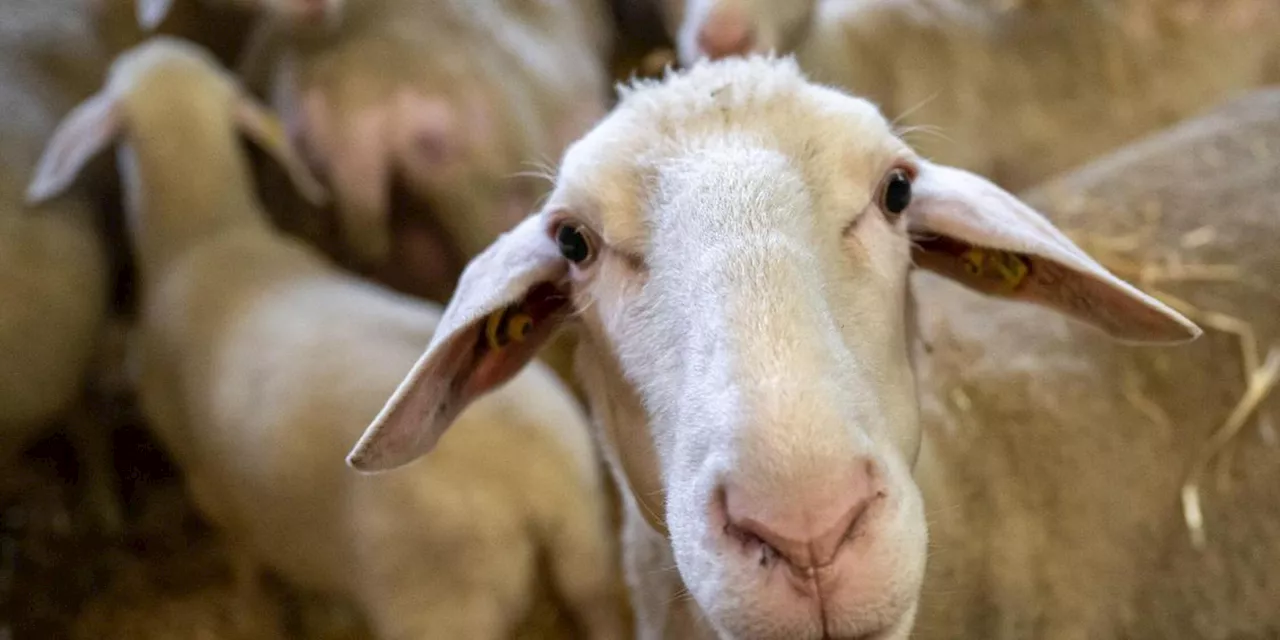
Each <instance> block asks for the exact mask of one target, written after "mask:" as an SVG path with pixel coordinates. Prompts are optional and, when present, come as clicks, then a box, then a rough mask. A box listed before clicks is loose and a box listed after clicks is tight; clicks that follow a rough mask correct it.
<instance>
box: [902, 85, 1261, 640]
mask: <svg viewBox="0 0 1280 640" xmlns="http://www.w3.org/2000/svg"><path fill="white" fill-rule="evenodd" d="M1277 175H1280V91H1277V90H1275V89H1271V90H1269V91H1261V92H1258V93H1255V94H1250V95H1247V96H1244V97H1241V98H1239V99H1237V100H1233V101H1230V102H1229V103H1227V104H1225V105H1224V106H1222V107H1220V108H1218V109H1216V110H1214V111H1212V112H1209V113H1207V114H1205V115H1203V116H1202V117H1200V118H1197V119H1194V120H1190V121H1188V122H1186V123H1183V124H1180V125H1177V126H1176V127H1174V128H1172V129H1169V130H1166V131H1164V132H1161V133H1160V134H1158V135H1156V136H1154V137H1151V138H1148V139H1144V140H1143V141H1140V142H1138V143H1136V144H1134V145H1133V146H1130V147H1127V148H1124V149H1122V150H1119V151H1117V152H1116V153H1114V154H1111V155H1109V156H1106V157H1103V158H1100V159H1098V160H1097V161H1095V162H1092V163H1090V164H1088V165H1087V166H1084V167H1081V168H1080V169H1078V170H1076V171H1073V172H1072V173H1071V174H1068V175H1066V176H1063V177H1061V178H1058V179H1055V180H1053V181H1052V182H1051V183H1049V184H1047V185H1043V186H1040V187H1038V188H1037V189H1035V190H1034V191H1032V192H1030V193H1027V194H1026V197H1027V199H1028V201H1030V202H1033V203H1037V204H1039V205H1041V206H1042V207H1043V208H1044V211H1046V212H1047V213H1049V214H1051V215H1052V217H1053V219H1054V220H1055V221H1056V222H1058V223H1060V224H1062V225H1064V226H1065V227H1067V228H1071V229H1077V230H1082V231H1080V232H1079V233H1080V234H1081V239H1082V242H1084V241H1086V240H1090V238H1092V239H1093V240H1092V243H1093V244H1095V245H1098V247H1099V249H1098V251H1099V252H1098V255H1099V256H1106V259H1107V261H1108V262H1113V263H1116V264H1119V265H1122V266H1124V265H1132V266H1125V268H1126V269H1130V270H1134V274H1135V277H1137V273H1138V271H1137V270H1138V269H1139V268H1141V269H1142V270H1145V271H1147V272H1148V273H1157V272H1159V273H1160V275H1161V277H1162V278H1163V279H1161V280H1156V281H1154V282H1155V283H1156V284H1155V285H1153V286H1159V287H1160V288H1161V289H1163V290H1164V292H1165V294H1167V295H1170V296H1172V297H1171V298H1170V299H1171V300H1175V299H1180V300H1182V301H1184V304H1185V305H1186V308H1187V309H1188V312H1189V313H1190V312H1194V311H1195V310H1196V309H1197V308H1199V309H1203V311H1202V312H1201V316H1203V317H1204V318H1205V322H1206V323H1207V322H1209V321H1214V322H1215V323H1216V324H1217V325H1218V326H1222V324H1221V323H1222V321H1221V320H1214V318H1213V317H1212V315H1211V314H1210V313H1209V312H1212V313H1216V314H1221V315H1224V316H1228V317H1238V318H1240V319H1242V320H1243V321H1245V322H1246V323H1248V324H1250V325H1252V331H1253V332H1255V333H1254V335H1255V336H1256V338H1257V340H1258V342H1259V346H1260V347H1261V349H1258V350H1257V351H1259V352H1260V353H1256V355H1253V356H1252V357H1253V358H1257V359H1258V360H1259V361H1263V360H1265V357H1264V354H1265V352H1266V351H1267V350H1269V349H1270V350H1273V351H1272V354H1273V356H1272V357H1273V358H1274V357H1275V356H1280V351H1274V349H1275V348H1276V346H1277V344H1280V343H1277V340H1280V298H1277V296H1276V295H1275V291H1277V286H1278V280H1277V278H1278V277H1280V251H1277V250H1276V247H1275V239H1276V238H1277V237H1280V219H1277V213H1278V212H1280V186H1277V184H1276V176H1277ZM1144 212H1145V214H1144ZM1140 214H1142V215H1140ZM1086 231H1087V233H1088V235H1087V236H1086V235H1084V232H1086ZM1084 244H1089V242H1084ZM1171 254H1172V255H1173V256H1176V257H1177V259H1176V260H1175V259H1173V258H1172V257H1171ZM1212 265H1217V266H1216V269H1217V270H1218V271H1222V270H1223V269H1224V268H1227V267H1230V268H1231V269H1232V270H1235V272H1236V273H1237V274H1238V275H1227V276H1226V277H1227V278H1229V280H1226V281H1223V280H1216V281H1215V280H1212V279H1209V280H1206V279H1205V278H1215V277H1216V278H1222V277H1223V276H1221V275H1219V276H1214V275H1212V274H1210V273H1209V271H1211V269H1210V266H1212ZM1149 277H1150V276H1149ZM1178 278H1186V280H1185V281H1181V282H1180V281H1178ZM916 285H917V286H916V292H915V293H916V298H917V299H921V300H930V301H936V302H937V304H929V305H921V309H920V310H921V314H920V319H921V336H922V338H923V342H922V344H921V345H920V347H919V349H920V353H919V355H918V357H917V363H918V365H917V371H918V375H919V382H920V385H921V388H922V393H921V396H922V400H921V421H922V424H923V430H924V432H925V438H924V442H925V446H924V448H923V450H922V452H921V454H920V462H919V463H918V465H917V468H919V469H921V470H933V473H931V474H930V475H931V476H932V477H930V478H927V479H926V478H921V480H922V484H921V487H922V489H924V490H925V503H926V504H928V505H931V509H930V519H929V524H930V533H931V535H932V537H933V539H934V543H933V545H932V550H931V553H930V564H931V568H930V577H929V578H928V579H927V580H926V583H925V584H926V587H925V589H926V592H927V593H931V594H933V598H932V600H933V601H932V602H931V603H930V602H926V603H925V606H924V607H923V608H922V611H921V619H920V623H919V625H918V627H919V631H921V632H924V631H926V630H927V631H928V632H929V633H920V634H919V635H920V637H924V638H929V637H939V638H992V639H996V640H999V639H1001V638H1047V639H1050V640H1053V639H1059V638H1098V639H1104V640H1105V639H1111V638H1270V637H1276V635H1277V634H1280V611H1278V610H1277V608H1276V606H1275V603H1276V602H1277V600H1280V578H1278V577H1277V576H1276V573H1275V568H1276V567H1280V544H1278V543H1277V540H1280V503H1277V501H1276V499H1275V488H1276V487H1277V486H1280V463H1277V457H1276V453H1277V451H1276V449H1275V446H1274V444H1272V446H1270V447H1268V446H1266V445H1264V444H1263V443H1265V442H1266V435H1267V432H1266V431H1260V430H1259V428H1260V427H1261V426H1262V425H1265V424H1266V421H1265V420H1250V422H1249V423H1248V424H1247V425H1246V426H1247V429H1248V431H1245V432H1242V433H1241V434H1240V435H1239V436H1237V438H1236V439H1237V440H1238V443H1237V444H1235V445H1234V449H1233V450H1234V451H1235V454H1234V456H1231V457H1232V458H1233V459H1234V462H1229V461H1228V456H1225V455H1223V456H1221V461H1220V463H1219V462H1218V461H1215V465H1214V466H1213V467H1210V470H1212V471H1214V473H1210V474H1203V479H1202V482H1200V483H1199V484H1200V489H1201V492H1202V493H1203V494H1204V495H1203V507H1204V523H1203V530H1204V531H1203V535H1204V538H1205V540H1204V548H1203V550H1201V549H1198V548H1197V546H1196V544H1197V543H1196V541H1195V540H1196V538H1195V537H1194V536H1193V535H1192V534H1194V533H1196V529H1195V528H1192V529H1191V530H1190V531H1189V530H1188V526H1187V524H1185V523H1184V515H1183V513H1182V509H1181V508H1180V505H1179V492H1180V488H1181V487H1182V486H1183V484H1184V482H1187V481H1188V480H1190V479H1192V478H1191V477H1190V476H1189V470H1191V469H1194V468H1195V466H1196V464H1197V459H1198V458H1200V457H1201V456H1202V455H1205V454H1207V453H1212V452H1213V450H1212V449H1209V448H1207V447H1209V445H1208V444H1207V442H1206V441H1207V440H1208V439H1209V435H1210V433H1212V432H1214V431H1215V430H1217V429H1218V428H1219V425H1221V424H1222V423H1223V421H1224V420H1225V419H1226V418H1227V416H1228V414H1229V413H1231V412H1232V410H1233V406H1234V405H1235V404H1236V403H1237V401H1238V399H1239V398H1240V396H1241V395H1242V393H1243V391H1244V388H1245V383H1246V382H1247V381H1246V380H1245V379H1244V377H1243V375H1242V374H1241V366H1240V363H1241V355H1240V351H1239V347H1238V345H1237V339H1236V338H1235V337H1234V336H1231V335H1230V334H1226V333H1221V334H1219V335H1214V334H1213V333H1210V335H1208V336H1206V339H1202V340H1199V341H1197V342H1196V343H1195V344H1194V345H1190V346H1189V347H1187V348H1184V349H1179V350H1176V351H1163V350H1131V349H1122V348H1117V347H1116V346H1115V345H1113V344H1110V343H1109V342H1107V341H1105V340H1099V339H1097V337H1096V336H1094V335H1092V334H1091V333H1089V332H1085V331H1080V330H1079V329H1078V328H1077V327H1075V326H1072V325H1070V324H1068V323H1064V322H1061V321H1060V320H1058V319H1056V318H1053V317H1051V316H1050V315H1049V314H1045V313H1041V312H1039V311H1038V310H1036V309H1030V308H1023V307H1020V306H1014V305H1002V306H995V305H990V304H986V303H985V302H984V301H982V300H980V299H978V298H977V297H976V296H972V295H970V294H969V293H968V292H966V291H963V290H961V289H958V288H957V287H953V286H950V285H949V284H947V283H943V282H941V281H939V279H937V278H932V277H928V276H924V277H921V278H920V279H919V281H918V282H916ZM925 345H927V346H928V349H927V352H926V350H925V348H924V347H925ZM1247 348H1248V349H1249V350H1250V351H1254V350H1255V347H1254V346H1253V345H1247ZM1269 364H1272V365H1274V364H1280V363H1278V362H1276V361H1274V360H1273V361H1272V362H1271V363H1269ZM1256 366H1257V365H1256V364H1255V365H1251V367H1256ZM1278 410H1280V399H1278V398H1277V396H1276V395H1275V394H1274V393H1273V394H1271V398H1270V400H1269V401H1267V402H1265V403H1263V404H1262V414H1263V415H1264V417H1266V416H1270V417H1274V416H1276V415H1280V411H1278ZM1272 435H1274V434H1272ZM1219 470H1221V471H1222V472H1223V473H1222V474H1221V475H1222V476H1223V477H1225V478H1227V479H1229V480H1230V483H1229V484H1223V483H1222V482H1220V480H1219V475H1220V474H1219V473H1218V471H1219ZM1193 524H1194V523H1193ZM974 532H982V534H981V535H980V536H974V535H973V534H974Z"/></svg>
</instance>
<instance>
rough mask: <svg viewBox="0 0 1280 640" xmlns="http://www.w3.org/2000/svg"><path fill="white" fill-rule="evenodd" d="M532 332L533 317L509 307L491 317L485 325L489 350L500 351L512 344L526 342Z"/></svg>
mask: <svg viewBox="0 0 1280 640" xmlns="http://www.w3.org/2000/svg"><path fill="white" fill-rule="evenodd" d="M532 330H533V317H532V316H530V315H529V314H527V313H522V312H520V311H517V310H516V309H515V308H514V307H508V308H506V309H503V310H502V311H498V312H495V313H492V314H490V315H489V318H488V320H486V321H485V325H484V336H485V339H486V340H488V342H489V348H490V349H494V350H498V349H501V348H503V347H505V346H507V345H508V344H510V343H512V342H524V339H525V338H526V337H527V336H528V335H529V332H530V331H532Z"/></svg>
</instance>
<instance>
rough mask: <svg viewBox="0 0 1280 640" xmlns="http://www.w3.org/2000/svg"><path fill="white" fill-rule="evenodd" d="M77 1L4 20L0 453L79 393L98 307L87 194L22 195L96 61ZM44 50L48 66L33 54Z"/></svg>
mask: <svg viewBox="0 0 1280 640" xmlns="http://www.w3.org/2000/svg"><path fill="white" fill-rule="evenodd" d="M77 4H78V3H77V2H75V1H74V0H14V1H11V2H6V3H5V7H4V10H3V12H4V18H3V19H2V20H0V114H3V117H0V291H2V292H4V293H3V297H4V299H5V302H4V303H3V304H0V464H6V463H7V462H6V461H7V460H9V459H10V458H11V456H12V454H14V453H16V452H17V451H19V450H21V448H22V447H23V446H24V445H26V444H29V443H30V440H31V438H32V437H34V436H36V435H37V434H38V433H40V432H41V431H42V430H43V429H44V428H46V427H49V426H51V424H52V423H53V422H54V421H55V420H57V419H59V418H63V417H66V414H67V412H68V410H71V409H72V408H73V407H75V406H77V405H78V404H79V403H80V401H81V400H82V397H81V396H82V393H83V391H84V385H85V382H86V375H87V374H88V369H89V367H90V365H91V362H92V360H93V358H94V356H95V349H96V348H97V346H98V343H99V338H100V333H101V331H102V329H103V326H104V321H105V317H106V307H107V279H108V271H109V267H108V262H107V250H106V247H105V243H104V242H103V239H102V238H101V237H100V234H99V232H98V220H97V219H96V218H95V215H96V212H95V210H94V208H93V207H92V206H91V205H90V203H89V199H88V198H87V197H85V196H84V195H83V194H73V195H69V196H67V197H65V198H62V199H60V200H58V201H56V202H50V203H46V204H43V205H41V206H39V207H31V206H28V205H26V204H25V203H24V202H23V194H24V189H25V184H26V181H27V180H28V178H29V177H30V174H31V170H32V167H34V166H35V163H36V160H37V159H38V158H39V157H40V150H41V148H42V146H43V145H44V142H45V140H46V138H47V137H48V136H49V134H50V132H52V131H53V128H54V126H55V125H56V124H57V117H58V116H60V115H61V114H62V113H63V112H64V111H65V110H66V109H68V108H69V107H70V106H71V105H72V101H74V100H76V99H78V98H80V97H81V96H82V95H83V94H84V92H86V91H87V90H88V89H90V87H89V86H86V84H87V82H91V81H92V78H93V76H94V74H96V73H98V72H100V71H101V66H102V65H101V64H100V63H99V62H98V61H97V59H98V56H99V55H100V53H99V52H97V51H96V50H95V48H94V46H93V43H92V41H91V39H90V36H89V29H88V25H87V24H85V22H84V21H83V19H82V16H80V14H79V10H78V6H77ZM51 53H53V54H56V55H54V56H52V57H54V58H56V60H57V63H58V64H57V65H56V67H55V65H41V64H40V61H41V60H42V59H43V58H42V56H45V55H49V54H51ZM50 67H55V68H52V69H51V68H50Z"/></svg>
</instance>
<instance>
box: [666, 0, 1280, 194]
mask: <svg viewBox="0 0 1280 640" xmlns="http://www.w3.org/2000/svg"><path fill="white" fill-rule="evenodd" d="M654 1H661V2H662V3H663V7H664V9H665V15H666V17H667V24H668V28H669V29H670V30H671V33H672V35H673V38H674V39H675V40H676V43H677V50H678V52H679V55H680V58H681V60H682V61H683V62H684V63H685V64H689V63H691V62H692V61H693V60H695V59H697V58H700V57H707V56H709V57H712V58H719V57H724V56H729V55H741V54H746V53H749V52H765V51H770V50H775V51H777V52H779V53H790V52H794V53H795V55H796V56H797V58H798V59H799V61H800V65H801V67H802V68H803V69H805V71H806V72H808V73H809V74H810V75H811V76H812V77H813V78H814V80H816V81H819V82H824V83H830V84H834V85H837V86H840V87H844V88H846V89H848V90H850V91H854V92H856V93H858V94H859V95H862V96H865V97H867V98H868V99H870V100H871V101H872V102H875V103H877V104H878V105H879V106H880V108H881V109H882V110H883V111H884V112H885V113H886V114H887V115H888V116H889V117H891V118H894V119H895V120H894V121H895V125H897V126H899V127H900V128H902V129H904V130H906V131H914V132H913V133H911V134H909V135H910V137H911V139H912V142H913V144H915V146H916V148H917V149H918V150H919V151H920V152H921V153H924V154H925V155H928V156H930V157H932V158H933V159H935V160H938V161H939V162H946V163H948V164H955V165H958V166H961V167H964V168H966V169H969V170H972V171H977V172H980V173H983V174H984V175H988V176H991V177H993V178H994V179H996V181H997V182H999V183H1000V184H1001V185H1002V186H1004V187H1006V188H1015V189H1020V188H1024V187H1028V186H1030V185H1032V184H1034V183H1035V182H1038V181H1040V180H1043V179H1047V178H1048V177H1050V176H1051V175H1053V174H1055V173H1057V172H1059V171H1063V170H1066V169H1069V168H1071V167H1073V166H1075V165H1078V164H1080V163H1082V162H1084V161H1086V160H1088V159H1090V158H1092V157H1094V156H1096V155H1098V154H1101V153H1103V152H1106V151H1109V150H1111V149H1113V148H1115V147H1118V146H1120V145H1121V144H1123V143H1125V142H1128V141H1131V140H1134V139H1136V138H1138V137H1140V136H1142V135H1143V134H1144V133H1149V132H1152V131H1155V130H1157V129H1160V128H1163V127H1165V126H1168V125H1171V124H1173V123H1174V122H1177V121H1179V120H1181V119H1182V118H1186V117H1189V116H1191V115H1193V114H1195V113H1198V112H1200V111H1202V110H1205V109H1208V108H1210V107H1212V106H1214V105H1215V104H1217V103H1219V102H1221V101H1223V100H1225V99H1228V98H1229V97H1231V96H1232V95H1235V94H1238V93H1240V92H1242V91H1247V90H1248V89H1250V88H1252V87H1256V86H1259V85H1263V84H1266V83H1269V82H1280V39H1277V38H1276V33H1280V3H1278V2H1275V0H1102V1H1083V0H1073V1H1069V2H1063V1H1060V0H654Z"/></svg>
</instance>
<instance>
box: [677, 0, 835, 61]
mask: <svg viewBox="0 0 1280 640" xmlns="http://www.w3.org/2000/svg"><path fill="white" fill-rule="evenodd" d="M817 4H818V3H817V0H663V3H662V15H663V20H664V21H665V23H666V25H667V32H668V33H669V34H671V38H672V40H674V41H675V44H676V52H677V54H678V55H679V57H680V62H681V63H683V64H686V65H689V64H693V62H694V61H696V60H698V59H699V58H710V59H712V60H716V59H719V58H726V57H729V56H740V55H747V54H751V53H769V52H770V51H772V52H776V53H778V54H783V53H787V52H790V51H792V50H794V49H795V48H796V47H797V46H798V45H799V44H800V42H801V41H802V40H803V39H804V37H805V35H806V34H807V33H808V31H809V26H810V24H811V23H812V22H813V14H814V11H815V8H816V7H817Z"/></svg>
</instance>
